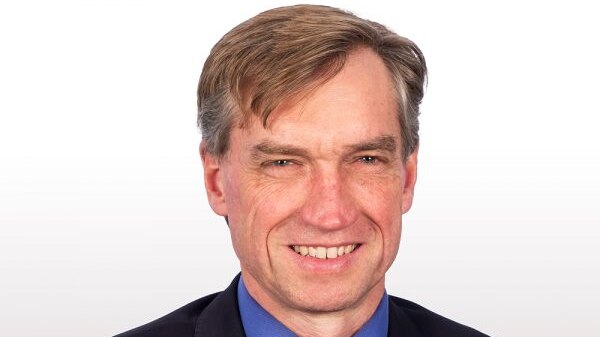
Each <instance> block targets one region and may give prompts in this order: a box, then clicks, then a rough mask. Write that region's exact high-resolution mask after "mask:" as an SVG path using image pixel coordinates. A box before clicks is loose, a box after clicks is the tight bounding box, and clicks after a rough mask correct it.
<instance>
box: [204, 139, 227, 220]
mask: <svg viewBox="0 0 600 337" xmlns="http://www.w3.org/2000/svg"><path fill="white" fill-rule="evenodd" d="M200 158H202V166H203V167H204V187H205V188H206V195H207V196H208V203H209V204H210V207H211V208H212V209H213V211H214V212H215V213H217V214H218V215H221V216H227V203H226V202H225V189H224V186H225V184H224V174H223V168H222V159H221V158H218V157H217V156H215V155H213V154H210V153H209V152H208V151H207V150H206V143H204V141H202V142H201V143H200Z"/></svg>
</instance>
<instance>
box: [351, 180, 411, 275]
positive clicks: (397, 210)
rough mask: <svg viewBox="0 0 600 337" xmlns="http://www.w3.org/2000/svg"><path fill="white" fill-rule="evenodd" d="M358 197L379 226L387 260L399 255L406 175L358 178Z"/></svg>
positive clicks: (365, 211)
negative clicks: (403, 188) (404, 179)
mask: <svg viewBox="0 0 600 337" xmlns="http://www.w3.org/2000/svg"><path fill="white" fill-rule="evenodd" d="M357 182H359V183H358V184H357V187H356V188H355V195H357V198H356V200H359V201H360V202H361V206H360V207H361V208H362V210H363V212H364V213H365V215H366V216H367V217H369V218H370V220H371V221H372V222H373V223H374V224H375V226H377V230H378V231H379V232H380V235H381V239H382V243H381V244H382V249H383V254H384V255H383V260H384V261H386V264H391V262H392V261H393V260H394V258H395V257H396V253H397V252H398V246H399V243H400V235H401V232H402V177H401V176H400V175H394V176H386V177H379V178H378V179H375V178H374V177H370V178H368V179H363V180H362V181H361V180H357Z"/></svg>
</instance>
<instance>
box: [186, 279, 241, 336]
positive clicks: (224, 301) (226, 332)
mask: <svg viewBox="0 0 600 337" xmlns="http://www.w3.org/2000/svg"><path fill="white" fill-rule="evenodd" d="M239 280H240V275H239V274H238V275H237V276H236V277H235V279H233V282H231V284H230V285H229V287H227V289H225V291H223V292H222V293H220V294H219V295H217V297H215V299H214V300H213V301H212V302H211V303H210V304H209V305H208V306H207V307H206V309H204V311H202V313H201V314H200V316H199V317H198V320H197V321H196V331H195V333H194V337H246V334H245V333H244V327H243V326H242V319H241V317H240V310H239V307H238V301H237V284H238V282H239Z"/></svg>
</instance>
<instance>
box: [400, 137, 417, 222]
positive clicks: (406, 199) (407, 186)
mask: <svg viewBox="0 0 600 337" xmlns="http://www.w3.org/2000/svg"><path fill="white" fill-rule="evenodd" d="M418 155H419V147H417V148H415V150H414V151H413V153H411V154H410V155H409V156H408V158H407V159H406V162H405V163H404V181H403V184H404V186H402V187H403V190H402V214H404V213H406V212H408V210H409V209H410V207H411V206H412V201H413V197H414V194H415V184H416V183H417V157H418Z"/></svg>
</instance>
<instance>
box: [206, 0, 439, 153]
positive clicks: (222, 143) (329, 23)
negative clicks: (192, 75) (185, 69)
mask: <svg viewBox="0 0 600 337" xmlns="http://www.w3.org/2000/svg"><path fill="white" fill-rule="evenodd" d="M360 47H368V48H371V49H372V50H373V51H375V52H376V53H377V54H378V55H379V56H380V57H381V58H382V60H383V61H384V63H385V65H386V67H387V68H388V70H389V71H390V75H391V78H392V81H393V82H394V86H395V95H396V99H397V100H398V120H399V123H400V131H401V138H402V155H403V158H404V159H406V158H407V157H408V155H409V154H411V153H412V152H413V151H414V150H415V149H416V147H417V146H418V143H419V120H418V116H419V104H420V103H421V100H422V98H423V85H424V82H425V80H426V76H427V68H426V65H425V59H424V57H423V54H422V53H421V51H420V50H419V48H418V47H417V46H416V45H415V44H414V43H413V42H412V41H410V40H408V39H406V38H404V37H401V36H399V35H397V34H396V33H394V32H392V31H390V30H389V29H387V28H386V27H384V26H383V25H381V24H379V23H376V22H372V21H368V20H365V19H362V18H359V17H357V16H356V15H354V14H352V13H349V12H346V11H343V10H341V9H337V8H332V7H327V6H317V5H298V6H290V7H281V8H275V9H271V10H268V11H265V12H263V13H260V14H258V15H257V16H255V17H253V18H251V19H249V20H247V21H245V22H243V23H241V24H240V25H238V26H237V27H235V28H233V29H232V30H231V31H230V32H229V33H227V34H225V36H223V37H222V38H221V40H219V42H217V44H216V45H215V46H214V47H213V48H212V50H211V52H210V55H209V56H208V58H207V60H206V62H205V63H204V68H203V70H202V75H201V76H200V83H199V85H198V126H199V127H200V128H201V131H202V139H203V141H204V142H205V144H206V145H205V146H206V151H207V152H208V153H210V154H212V155H215V156H219V157H221V156H223V155H224V154H226V152H227V150H228V148H229V133H230V131H231V128H232V127H233V126H238V127H244V126H245V125H246V123H247V122H248V121H249V119H250V117H251V116H256V117H258V118H260V120H261V121H262V124H263V126H264V127H267V124H268V121H269V116H270V114H271V112H272V111H273V110H274V109H276V108H277V107H278V106H279V105H280V104H281V103H283V102H285V101H287V100H290V99H298V98H302V97H303V96H304V95H306V94H308V93H310V92H311V91H312V90H314V89H316V88H318V87H319V86H320V85H322V84H324V83H325V82H326V81H328V80H329V79H331V78H332V77H334V76H335V75H336V74H337V73H339V72H340V71H341V69H342V67H343V66H344V63H345V60H346V57H347V56H348V55H349V53H350V52H352V51H353V50H355V49H357V48H360Z"/></svg>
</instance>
